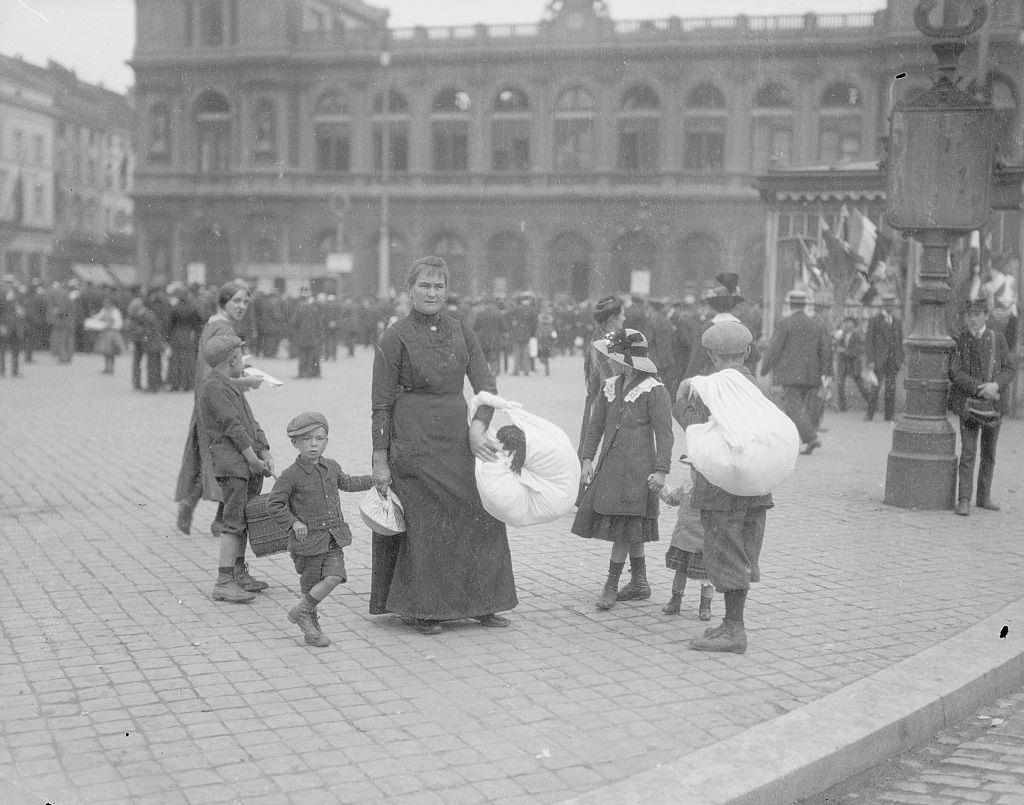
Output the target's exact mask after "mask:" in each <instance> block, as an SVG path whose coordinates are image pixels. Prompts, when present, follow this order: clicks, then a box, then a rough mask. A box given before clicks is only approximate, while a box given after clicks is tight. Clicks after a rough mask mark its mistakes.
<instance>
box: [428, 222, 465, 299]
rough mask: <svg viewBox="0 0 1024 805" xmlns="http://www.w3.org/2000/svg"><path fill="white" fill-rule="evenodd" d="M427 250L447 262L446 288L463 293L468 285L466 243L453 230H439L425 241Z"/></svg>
mask: <svg viewBox="0 0 1024 805" xmlns="http://www.w3.org/2000/svg"><path fill="white" fill-rule="evenodd" d="M427 251H428V252H429V253H430V254H436V255H437V256H438V257H440V258H441V259H443V260H444V261H445V262H446V263H447V264H448V290H449V291H451V292H452V293H464V292H465V289H466V288H468V287H469V276H468V271H469V262H468V260H467V259H466V243H465V241H464V240H462V238H460V237H459V236H458V235H456V234H455V233H454V232H439V233H437V234H436V235H434V237H432V238H431V239H430V240H429V241H428V243H427Z"/></svg>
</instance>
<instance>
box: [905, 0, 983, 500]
mask: <svg viewBox="0 0 1024 805" xmlns="http://www.w3.org/2000/svg"><path fill="white" fill-rule="evenodd" d="M935 5H936V0H920V2H918V4H917V7H916V8H915V10H914V24H915V25H916V26H917V28H918V30H919V31H921V33H923V34H925V35H926V36H929V37H933V38H935V39H936V41H935V43H934V44H933V45H932V50H933V51H934V52H935V55H936V56H937V57H938V61H939V65H938V76H937V79H936V81H935V84H934V85H933V86H932V87H930V88H929V89H927V90H923V91H921V92H918V93H916V94H914V95H912V96H910V97H908V98H907V99H906V100H905V101H902V102H900V103H898V104H897V105H896V106H895V108H894V109H893V112H892V117H891V119H890V127H889V149H888V154H887V162H888V192H887V218H886V220H887V223H888V224H889V225H890V226H891V227H893V228H895V229H900V230H903V231H905V232H907V233H908V234H909V235H911V236H912V237H913V238H914V239H916V240H918V241H920V242H921V244H922V246H923V248H924V253H923V257H922V260H921V266H920V271H919V273H918V276H917V278H916V280H915V282H914V288H913V297H912V299H913V303H914V317H913V318H914V321H913V331H912V332H911V333H910V334H909V336H908V337H907V339H906V340H905V341H904V345H905V351H906V357H907V361H906V380H905V382H904V387H905V388H906V391H907V404H906V412H905V413H904V415H903V416H902V417H900V418H899V419H898V421H897V423H896V426H895V429H894V431H893V438H892V450H891V451H890V453H889V461H888V467H887V471H886V478H885V502H886V503H888V504H891V505H893V506H900V507H902V508H906V509H952V508H953V502H954V499H955V495H956V463H957V459H956V435H955V433H954V432H953V428H952V427H951V425H950V423H949V421H948V419H947V416H946V394H947V391H948V388H949V380H948V377H949V352H950V349H951V348H952V346H953V339H952V338H951V337H950V335H949V333H948V332H947V329H946V305H947V304H949V301H950V296H951V295H950V284H949V267H948V256H949V247H950V244H951V242H952V241H954V240H955V239H956V238H959V237H962V236H963V235H965V234H967V233H968V232H970V231H972V230H974V229H979V228H981V227H982V226H984V224H985V222H986V221H987V219H988V216H989V213H990V203H989V190H990V187H991V183H992V168H993V153H994V142H993V136H994V134H993V127H992V120H993V110H992V108H991V106H989V105H987V104H984V103H980V102H978V101H976V100H975V99H974V98H973V97H972V96H971V95H968V94H967V93H966V92H963V91H961V90H960V89H958V88H957V86H956V84H955V74H956V70H957V60H958V59H959V57H960V54H961V53H962V52H963V51H964V49H965V47H966V38H967V36H969V35H970V34H972V33H974V32H975V31H977V30H978V29H979V28H981V26H982V25H983V24H984V22H985V18H986V16H987V13H988V12H987V9H986V6H985V2H984V0H946V3H945V14H944V20H943V24H942V25H941V26H935V25H932V24H931V23H930V21H929V14H930V12H931V11H932V10H933V9H934V8H935ZM965 8H966V9H967V10H970V11H971V17H970V20H969V21H967V22H966V23H963V24H960V23H959V19H958V18H959V16H960V10H961V9H965Z"/></svg>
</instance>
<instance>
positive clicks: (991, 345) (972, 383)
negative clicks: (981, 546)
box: [949, 299, 1015, 517]
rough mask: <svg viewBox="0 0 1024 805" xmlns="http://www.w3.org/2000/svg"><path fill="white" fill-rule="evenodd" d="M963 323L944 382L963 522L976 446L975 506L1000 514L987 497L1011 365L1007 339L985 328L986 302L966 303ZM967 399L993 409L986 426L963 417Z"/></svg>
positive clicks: (958, 509)
mask: <svg viewBox="0 0 1024 805" xmlns="http://www.w3.org/2000/svg"><path fill="white" fill-rule="evenodd" d="M964 317H965V319H966V326H965V327H964V329H963V330H962V331H961V332H960V334H959V335H958V336H957V338H956V346H955V348H954V350H953V358H952V360H951V361H950V365H949V379H950V381H951V383H952V386H951V388H950V396H949V402H950V405H949V407H950V408H951V409H952V410H953V412H954V413H956V415H957V416H958V417H960V464H959V467H958V471H957V476H958V477H957V504H956V513H957V514H959V515H961V516H963V517H966V516H967V515H969V514H970V513H971V492H972V491H973V489H974V465H975V458H976V457H977V454H978V442H979V440H980V442H981V461H980V466H979V467H978V486H977V494H976V496H975V503H976V504H977V506H978V508H979V509H987V510H989V511H999V506H997V505H996V504H995V503H994V502H993V501H992V497H991V492H992V473H993V471H994V470H995V465H996V442H998V441H999V425H1000V418H1001V416H1002V414H1004V413H1006V412H1007V410H1008V405H1007V398H1008V396H1009V395H1008V394H1007V391H1008V389H1009V387H1010V383H1012V382H1013V377H1014V374H1015V369H1014V365H1013V363H1012V362H1011V361H1010V350H1009V348H1008V347H1007V345H1006V339H1005V338H1003V336H1002V334H1000V333H998V332H996V331H995V330H994V329H993V328H991V327H989V326H987V323H986V320H987V318H988V304H987V302H986V301H985V300H984V299H972V300H970V301H969V302H968V303H967V309H966V311H965V312H964ZM971 398H981V399H982V400H985V401H987V402H988V403H989V404H990V406H991V407H992V408H994V409H995V410H994V413H995V416H994V417H992V420H993V421H992V422H991V423H989V424H981V423H980V422H979V421H978V420H977V419H976V418H974V417H972V416H971V415H970V414H968V413H967V407H968V401H969V400H970V399H971ZM984 406H985V403H982V406H979V407H984Z"/></svg>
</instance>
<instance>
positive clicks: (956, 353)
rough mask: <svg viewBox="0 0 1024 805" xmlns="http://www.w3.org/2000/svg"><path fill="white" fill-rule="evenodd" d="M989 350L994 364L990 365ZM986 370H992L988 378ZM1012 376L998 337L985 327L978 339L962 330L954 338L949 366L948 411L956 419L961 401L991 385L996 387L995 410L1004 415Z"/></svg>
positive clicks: (1010, 366) (1003, 341)
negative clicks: (954, 415)
mask: <svg viewBox="0 0 1024 805" xmlns="http://www.w3.org/2000/svg"><path fill="white" fill-rule="evenodd" d="M993 347H994V348H995V362H994V364H992V363H991V360H992V349H993ZM989 366H992V373H991V375H990V374H989ZM1015 373H1016V370H1015V368H1014V366H1013V363H1012V362H1011V361H1010V350H1009V348H1008V347H1007V345H1006V339H1005V338H1003V336H1002V335H1000V334H999V333H998V332H996V331H995V330H993V329H992V328H991V327H986V328H985V331H984V332H983V333H982V334H981V338H980V339H979V338H975V337H974V336H973V335H972V334H971V331H970V330H968V329H967V328H964V329H963V331H961V333H960V334H959V335H958V336H957V337H956V343H955V345H954V347H953V357H952V359H951V360H950V362H949V379H950V381H951V382H952V386H951V387H950V390H949V409H950V410H951V411H953V412H954V413H956V415H957V416H959V415H960V414H961V413H962V412H963V410H964V402H965V400H966V399H967V398H968V397H977V396H978V386H980V385H981V384H982V383H988V382H990V381H995V382H996V383H997V384H998V385H999V401H998V403H997V405H998V406H999V410H1000V411H1002V412H1003V413H1004V414H1006V413H1008V412H1009V410H1010V409H1009V405H1010V395H1009V393H1008V391H1009V388H1010V384H1011V383H1012V382H1013V378H1014V375H1015Z"/></svg>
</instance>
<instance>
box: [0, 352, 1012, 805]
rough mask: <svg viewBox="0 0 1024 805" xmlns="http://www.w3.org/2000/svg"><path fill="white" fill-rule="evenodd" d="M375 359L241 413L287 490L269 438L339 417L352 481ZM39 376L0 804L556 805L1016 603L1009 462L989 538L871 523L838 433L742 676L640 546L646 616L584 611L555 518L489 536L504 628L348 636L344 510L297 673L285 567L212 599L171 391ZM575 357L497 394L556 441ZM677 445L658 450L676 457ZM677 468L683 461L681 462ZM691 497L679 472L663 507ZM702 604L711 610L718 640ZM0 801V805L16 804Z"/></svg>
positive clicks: (778, 568) (820, 460) (879, 438)
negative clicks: (311, 416)
mask: <svg viewBox="0 0 1024 805" xmlns="http://www.w3.org/2000/svg"><path fill="white" fill-rule="evenodd" d="M370 362H371V355H370V353H369V352H368V351H364V352H360V353H359V354H358V355H357V356H356V357H355V358H352V359H346V358H344V357H342V358H341V359H340V360H339V361H338V362H337V363H329V364H326V365H325V369H324V374H325V377H324V378H323V379H322V380H319V381H315V380H303V381H298V380H292V379H291V378H292V377H294V375H295V362H284V361H269V360H267V361H261V362H260V365H261V366H262V367H263V368H265V369H267V370H268V371H270V372H271V373H272V374H276V375H278V376H279V377H281V378H282V379H285V380H287V381H288V382H287V383H286V385H285V386H284V387H283V388H281V389H277V390H273V389H268V388H264V389H260V390H258V391H256V392H254V393H253V394H251V395H250V402H251V404H252V407H253V409H254V411H255V414H256V416H257V418H258V419H259V420H260V421H261V423H262V424H263V426H264V428H265V430H266V431H267V433H268V435H269V437H270V440H271V444H272V446H273V448H274V451H275V455H276V457H277V459H278V462H279V464H280V465H282V466H283V465H284V463H285V462H288V461H290V460H291V459H292V455H291V450H290V445H289V444H288V442H287V440H286V438H285V435H284V426H285V423H286V422H287V421H288V419H289V418H291V417H292V416H293V415H294V414H296V413H298V412H299V411H302V410H306V409H310V408H313V409H319V410H321V411H323V412H324V413H325V414H326V415H327V417H328V418H329V420H330V421H331V425H332V428H331V446H330V447H329V449H328V454H329V455H331V456H333V457H334V458H336V459H338V460H340V462H341V464H342V466H343V467H345V468H346V469H347V470H348V471H350V472H366V471H368V470H369V453H370V450H369V412H368V408H369V406H368V399H369V384H370V377H369V375H370ZM100 368H101V360H100V359H99V358H98V357H94V356H76V358H75V361H74V363H73V364H71V365H70V366H58V365H55V363H54V362H53V361H52V359H50V358H49V357H48V356H41V360H40V361H39V362H37V363H36V364H34V365H30V366H28V367H26V372H25V376H24V378H22V379H20V380H17V381H15V380H12V379H7V380H5V381H0V409H2V411H3V414H2V416H0V451H2V455H3V459H2V462H0V548H2V550H3V561H2V562H0V629H2V638H3V640H2V643H0V646H2V651H0V716H2V723H0V730H2V735H3V740H2V741H0V791H4V790H5V788H4V786H6V791H8V792H10V791H14V790H19V791H23V792H26V796H25V801H26V802H33V803H42V802H53V803H65V802H127V801H131V802H133V803H136V802H138V803H145V802H161V803H164V802H173V803H177V802H184V803H215V802H245V803H287V802H296V803H309V802H358V803H374V802H389V803H390V802H395V803H424V804H425V805H426V804H428V803H442V802H443V803H447V804H448V805H458V804H459V803H482V802H500V803H510V804H511V803H538V802H540V803H549V802H557V801H560V800H562V799H566V798H568V797H570V796H572V795H575V794H580V793H585V792H587V791H590V790H593V789H595V788H597V787H600V786H602V785H604V784H606V783H608V782H612V781H620V780H623V779H626V778H628V777H630V776H631V775H634V774H637V773H640V772H643V771H645V770H648V769H652V768H654V767H655V766H657V765H658V764H664V763H667V762H671V761H674V760H678V759H680V758H683V757H684V756H685V755H687V754H688V753H689V752H691V751H693V750H696V749H699V748H701V747H704V746H707V745H709V744H712V743H714V742H716V741H718V740H720V739H723V738H726V737H728V736H731V735H734V734H737V733H738V732H741V731H743V730H745V729H746V728H748V727H750V726H752V725H755V724H758V723H760V722H763V721H766V720H768V719H771V718H773V717H774V716H777V715H779V714H783V713H786V712H788V711H790V710H792V709H794V708H798V707H800V706H801V705H803V704H806V703H808V702H811V701H814V700H816V699H818V698H820V697H822V696H824V695H826V694H828V693H830V692H832V691H835V690H837V689H839V688H840V687H842V686H844V685H846V684H848V683H850V682H853V681H855V680H858V679H861V678H863V677H864V676H866V675H870V674H872V673H874V672H876V671H878V670H880V669H883V668H886V667H888V666H890V665H892V664H893V663H895V662H897V661H899V660H901V659H904V658H906V657H909V656H912V655H914V654H915V653H917V652H918V651H920V650H921V649H923V648H925V647H928V646H931V645H933V644H935V643H936V642H937V641H940V640H943V639H946V638H949V637H951V636H953V635H955V634H957V633H959V632H960V631H962V630H963V629H965V628H967V627H968V626H970V625H972V624H973V623H975V622H976V621H977V620H978V619H979V618H980V617H981V616H983V615H984V614H986V613H991V612H993V611H996V610H997V609H999V608H1001V607H1003V606H1005V605H1006V604H1007V603H1008V602H1010V601H1013V600H1016V599H1017V597H1019V596H1020V595H1021V587H1020V579H1021V578H1022V572H1024V541H1022V540H1021V539H1020V535H1019V524H1020V522H1021V515H1022V513H1024V504H1022V503H1021V502H1020V501H1021V494H1020V493H1021V491H1022V486H1024V483H1022V479H1024V474H1022V472H1021V467H1022V461H1021V459H1022V453H1024V448H1022V439H1021V436H1022V435H1024V424H1022V423H1021V422H1018V421H1010V422H1007V423H1006V424H1005V425H1004V432H1003V434H1002V438H1001V439H1000V456H999V461H998V464H997V468H996V480H995V485H994V492H993V496H994V498H995V499H996V500H997V501H999V502H1000V503H1002V504H1003V510H1002V512H999V513H990V512H975V513H973V514H972V516H971V517H970V518H969V519H966V520H965V519H964V518H957V517H954V516H953V515H952V514H950V513H947V512H909V511H904V510H900V509H893V508H890V507H887V506H884V505H883V504H882V502H881V498H882V492H883V486H884V473H885V465H886V454H887V451H888V449H889V444H890V440H891V426H890V425H889V424H887V423H883V422H877V421H876V422H874V423H866V422H863V421H862V419H861V417H860V416H859V415H857V414H856V413H852V412H851V413H849V414H842V415H840V414H830V415H829V417H828V419H827V422H826V425H827V426H828V428H829V430H828V432H827V433H825V434H824V435H823V441H824V443H825V444H824V447H823V448H822V449H821V450H819V451H816V452H815V453H814V455H813V456H808V457H801V458H800V461H799V464H798V467H797V471H796V473H794V476H793V477H792V479H791V480H790V481H789V482H788V483H787V484H786V486H785V487H784V488H783V489H782V490H780V491H779V492H778V493H777V495H776V501H777V505H776V508H775V509H773V510H772V511H771V512H770V513H769V516H768V530H767V537H766V540H765V551H764V555H763V557H762V572H763V583H762V584H761V585H759V586H757V587H756V588H755V590H754V591H753V592H752V594H751V596H750V600H749V602H748V618H747V625H748V632H749V636H750V648H749V649H748V652H747V654H746V655H744V656H736V655H724V656H718V655H706V654H701V653H697V652H693V651H689V650H688V649H687V648H686V641H687V640H688V639H690V638H691V637H693V636H694V635H696V634H698V633H700V632H701V631H702V630H703V628H704V626H705V624H703V623H701V622H699V621H698V620H697V619H696V604H697V597H698V596H697V590H695V589H694V590H687V592H686V596H685V597H684V601H683V603H684V608H683V612H682V614H681V615H680V616H674V617H668V616H664V615H662V614H661V611H660V609H661V605H662V604H663V603H664V601H665V600H666V599H667V596H668V594H669V588H670V584H671V572H670V571H669V570H667V569H665V568H664V566H663V561H662V557H663V556H664V551H665V550H666V549H667V547H668V539H667V537H668V534H669V533H670V532H671V528H672V524H673V522H674V517H675V512H674V510H668V511H665V512H663V514H662V520H661V533H662V534H663V538H662V541H661V542H660V543H659V544H657V545H653V546H650V550H649V552H648V554H649V556H650V557H651V559H650V569H649V575H650V578H651V582H652V586H653V587H654V588H655V595H654V597H653V598H652V599H651V600H650V601H645V602H631V603H626V604H620V605H618V606H616V607H615V608H614V609H613V610H611V611H609V612H598V611H596V610H595V609H594V606H593V601H594V599H595V597H596V596H597V594H598V593H599V592H600V589H601V585H602V583H603V580H604V575H605V571H606V569H607V561H608V546H607V545H606V544H604V543H591V542H589V541H585V540H580V539H578V538H576V537H574V536H572V535H571V534H569V525H570V522H571V518H570V517H566V518H563V519H562V520H560V521H558V522H556V523H554V524H551V525H549V526H544V527H537V528H529V529H510V535H509V536H510V541H511V544H512V555H513V561H514V563H515V570H516V579H517V586H518V591H519V598H520V602H521V603H520V606H519V608H518V609H517V610H516V611H515V612H514V613H513V618H514V621H513V625H512V627H511V628H509V629H504V630H495V629H481V628H479V626H477V625H476V624H475V623H472V622H460V623H455V624H450V625H448V626H447V627H446V629H445V632H444V634H442V635H441V636H438V637H427V636H423V635H419V634H417V633H416V632H414V631H412V630H410V629H409V628H408V627H407V626H404V625H403V624H402V623H401V622H399V621H398V619H396V618H394V617H391V616H385V617H371V616H369V615H368V614H366V604H367V599H368V593H369V567H368V564H369V534H368V532H367V531H366V530H365V528H364V527H363V526H362V524H361V522H360V520H359V518H358V514H357V512H356V508H355V506H356V501H355V498H356V496H354V495H349V496H344V504H345V508H346V511H347V513H348V519H349V521H350V523H352V524H353V531H354V533H355V542H354V543H353V545H352V547H351V548H350V549H348V550H347V551H346V553H347V563H348V568H349V583H348V584H347V585H345V586H343V587H341V588H339V590H338V591H337V592H336V593H335V595H333V596H332V597H331V599H329V600H328V602H326V603H325V605H324V606H323V607H322V608H321V611H322V616H321V619H322V621H323V625H324V629H325V632H326V633H327V634H329V635H330V637H331V638H332V639H333V640H334V644H333V645H332V646H331V647H330V648H327V649H310V648H308V647H306V646H305V645H304V644H303V643H302V639H301V636H300V635H299V633H298V630H297V629H296V628H295V627H294V626H292V625H291V624H290V623H288V621H287V620H286V617H285V613H286V611H287V608H288V607H290V606H291V605H292V603H293V601H294V600H295V597H296V594H297V588H298V585H297V578H296V576H295V573H294V569H293V568H292V566H291V563H290V560H289V559H288V557H287V555H284V554H282V555H276V556H273V557H268V558H265V559H259V560H255V561H252V562H251V569H252V571H253V572H254V574H255V575H257V576H258V577H262V578H265V579H267V580H268V581H269V582H270V583H271V587H270V589H269V590H268V591H267V592H265V593H263V594H261V595H260V596H259V598H258V599H257V601H256V602H255V603H254V604H252V605H248V606H231V605H226V604H215V603H213V602H212V601H211V600H210V598H209V590H210V586H211V584H212V582H213V576H214V570H215V564H216V543H215V542H214V541H213V540H212V539H211V538H210V537H209V535H208V530H207V529H208V526H209V522H210V520H211V519H212V515H213V506H212V505H211V504H203V507H202V508H201V509H200V510H199V512H198V514H197V518H196V525H195V527H194V529H193V534H192V536H190V537H185V536H182V535H181V534H178V533H177V532H176V531H175V530H174V512H175V508H174V504H173V503H172V502H171V493H172V490H173V486H174V479H175V476H176V473H177V468H178V462H179V459H180V454H181V449H182V445H183V438H184V433H185V426H186V423H187V421H188V417H189V412H190V410H191V395H186V394H177V395H175V394H158V395H148V394H140V393H133V392H132V391H130V390H129V388H128V385H129V383H128V378H127V373H128V368H129V367H128V362H127V360H125V359H122V360H121V361H119V364H118V367H117V374H116V376H115V377H113V378H110V377H105V376H102V375H100ZM581 374H582V372H581V367H580V360H579V359H578V358H575V359H572V358H560V359H556V360H554V361H553V362H552V376H551V377H549V378H545V377H543V376H530V377H511V378H505V377H502V378H499V381H498V383H499V389H500V390H501V392H502V393H503V394H504V395H505V396H507V397H509V398H510V399H517V400H519V401H521V402H522V403H523V404H524V405H525V406H526V407H527V408H528V409H529V410H532V411H535V412H536V413H539V414H541V415H542V416H546V417H548V418H550V419H552V420H553V421H555V422H557V423H558V424H560V425H561V426H562V427H564V428H565V430H566V431H567V432H568V433H569V435H570V437H571V438H572V439H573V441H575V440H576V437H577V434H578V427H579V424H578V423H579V412H580V408H581V403H582V378H581ZM680 435H681V434H680V433H679V432H678V431H677V437H678V436H680ZM676 452H677V454H678V452H679V449H678V448H677V451H676ZM682 478H683V468H682V466H681V465H677V466H676V467H675V469H674V470H673V473H672V476H671V477H670V482H678V481H680V480H681V479H682ZM721 614H722V602H721V598H720V597H718V598H716V600H715V603H714V615H715V618H716V619H717V618H718V617H720V616H721ZM12 796H13V795H12V794H10V793H7V794H6V796H5V797H2V799H5V800H6V801H13V800H12Z"/></svg>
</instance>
